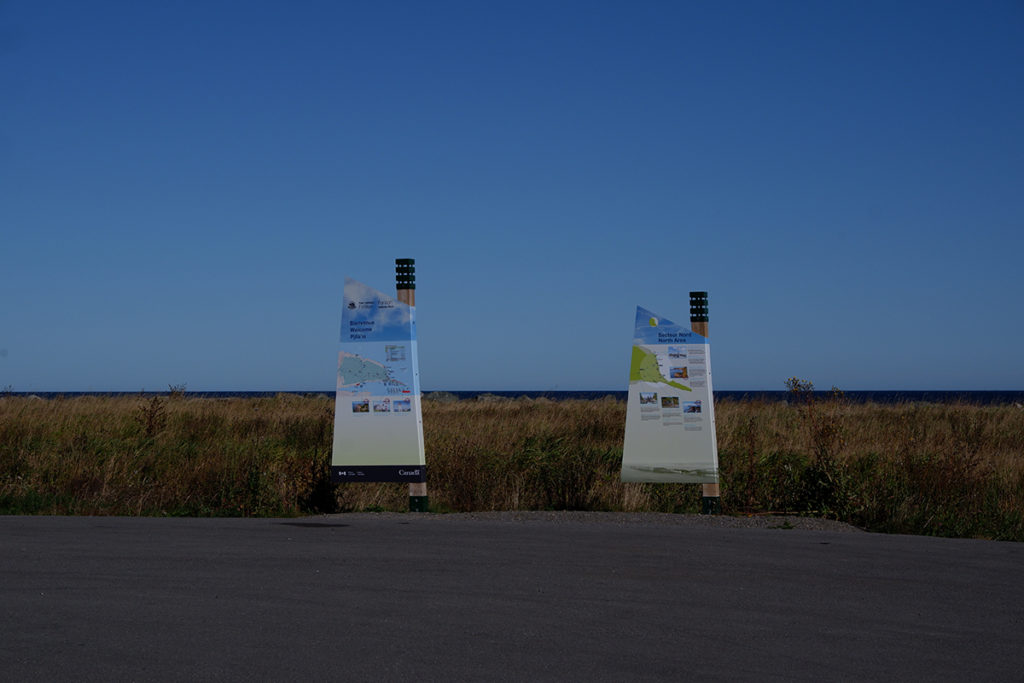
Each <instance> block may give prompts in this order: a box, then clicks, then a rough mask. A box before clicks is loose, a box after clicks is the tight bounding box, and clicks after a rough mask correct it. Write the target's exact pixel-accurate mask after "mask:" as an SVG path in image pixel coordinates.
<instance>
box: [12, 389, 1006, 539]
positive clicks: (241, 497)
mask: <svg viewBox="0 0 1024 683" xmlns="http://www.w3.org/2000/svg"><path fill="white" fill-rule="evenodd" d="M808 386H809V385H808ZM791 388H793V389H794V392H793V400H791V401H790V402H789V403H788V404H787V403H759V402H747V401H729V400H726V401H719V402H718V403H716V417H717V422H718V443H719V461H720V471H721V484H722V487H721V488H722V508H723V510H724V511H725V512H726V513H727V514H728V513H731V514H763V513H777V512H778V513H781V512H786V513H798V514H814V515H822V516H827V517H831V518H835V519H840V520H845V521H849V522H852V523H855V524H858V525H861V526H864V527H866V528H869V529H873V530H878V531H886V532H900V533H919V534H937V535H945V536H966V537H981V538H996V539H1012V540H1024V410H1022V409H1019V408H1017V407H1015V406H976V405H968V404H911V403H907V404H898V405H878V404H870V403H869V404H850V403H848V402H846V401H845V400H844V399H843V397H842V395H841V393H839V392H837V393H835V394H833V395H831V396H830V397H829V398H828V399H827V400H821V399H816V398H815V394H813V393H812V392H810V391H801V387H800V386H799V385H798V386H796V387H791ZM803 388H805V389H806V387H803ZM428 396H429V395H428ZM333 410H334V402H333V400H332V399H331V398H327V397H323V396H308V397H303V396H296V395H284V394H282V395H278V396H277V397H274V398H253V399H241V398H239V399H212V398H190V397H188V396H187V395H186V394H185V393H184V391H178V392H172V394H171V396H170V397H160V396H147V397H143V396H139V397H116V398H107V397H78V398H73V399H54V400H48V401H47V400H39V399H33V398H25V397H17V396H5V397H2V398H0V513H7V514H12V513H14V514H22V513H42V514H89V515H92V514H117V515H203V516H208V515H233V516H250V515H258V516H288V515H299V514H307V513H315V512H335V511H351V510H396V511H400V510H405V509H407V508H408V487H406V486H404V485H399V484H344V485H333V484H331V483H330V481H329V478H328V465H329V461H330V450H331V443H332V430H333ZM624 421H625V404H624V403H623V402H621V401H617V400H614V399H611V398H609V399H602V400H596V401H560V402H552V401H547V400H544V399H534V400H530V399H518V400H500V401H498V400H491V401H486V400H477V401H471V400H463V401H447V402H446V401H435V400H429V398H428V400H425V401H424V410H423V423H424V436H425V440H426V450H427V472H428V487H429V494H430V501H431V506H432V508H433V509H434V510H436V511H441V512H443V511H474V510H530V509H584V510H619V511H661V512H697V511H699V509H700V487H699V486H697V485H686V484H623V483H621V482H620V481H619V468H620V464H621V457H622V438H623V426H624Z"/></svg>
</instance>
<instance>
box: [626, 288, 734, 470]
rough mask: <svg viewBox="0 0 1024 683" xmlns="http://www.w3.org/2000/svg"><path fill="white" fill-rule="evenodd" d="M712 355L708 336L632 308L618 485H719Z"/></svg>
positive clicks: (644, 310)
mask: <svg viewBox="0 0 1024 683" xmlns="http://www.w3.org/2000/svg"><path fill="white" fill-rule="evenodd" d="M709 357H710V345H709V344H708V341H707V339H705V338H704V337H702V336H700V335H699V334H697V333H695V332H693V330H691V329H689V328H687V327H684V326H682V325H677V324H676V323H673V322H672V321H671V320H667V319H665V318H662V317H660V316H658V315H655V314H654V313H652V312H651V311H648V310H647V309H645V308H642V307H639V306H638V307H637V309H636V323H635V326H634V334H633V351H632V356H631V359H630V364H629V395H628V400H627V403H626V436H625V443H624V444H623V454H622V481H626V482H682V483H715V482H717V481H718V447H717V443H716V438H715V416H714V403H713V402H712V400H711V399H712V390H711V370H710V362H709Z"/></svg>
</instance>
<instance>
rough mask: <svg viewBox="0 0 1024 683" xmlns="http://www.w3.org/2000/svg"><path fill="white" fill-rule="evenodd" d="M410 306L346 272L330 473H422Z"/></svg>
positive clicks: (410, 476) (336, 477)
mask: <svg viewBox="0 0 1024 683" xmlns="http://www.w3.org/2000/svg"><path fill="white" fill-rule="evenodd" d="M415 313H416V309H415V307H413V306H409V305H408V304H405V303H403V302H401V301H398V300H397V299H395V298H394V297H391V296H388V295H386V294H383V293H381V292H378V291H377V290H375V289H373V288H371V287H367V286H366V285H364V284H362V283H361V282H357V281H356V280H353V279H351V278H345V298H344V304H343V307H342V313H341V350H340V352H339V353H338V379H337V390H336V401H335V408H334V450H333V454H332V457H331V480H332V481H408V482H420V481H426V461H425V459H424V451H423V418H422V413H421V409H420V380H419V367H418V365H417V362H416V316H415Z"/></svg>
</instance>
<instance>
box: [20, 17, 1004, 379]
mask: <svg viewBox="0 0 1024 683" xmlns="http://www.w3.org/2000/svg"><path fill="white" fill-rule="evenodd" d="M1022 83H1024V4H1021V3H1020V2H1016V1H1013V0H1004V1H990V2H971V3H967V2H870V1H868V2H862V1H857V2H853V1H849V2H758V1H751V2H741V1H734V2H713V3H712V2H706V3H689V2H624V1H623V2H597V1H592V2H572V1H566V2H531V1H524V0H516V1H514V2H468V1H467V2H449V1H447V0H436V1H434V2H429V3H428V2H388V1H383V2H359V3H356V2H319V1H317V2H293V3H284V2H259V1H255V2H253V1H247V2H240V1H237V2H226V1H223V0H204V1H203V2H198V1H197V2H175V3H158V2H134V1H131V2H129V1H127V0H126V1H122V2H113V1H108V0H94V1H93V2H77V1H75V2H71V1H65V0H52V1H46V0H39V1H34V0H33V1H28V0H6V1H2V2H0V264H2V268H0V292H2V299H0V301H2V303H0V387H6V386H11V387H13V389H14V390H16V391H60V390H66V391H74V390H79V391H86V390H94V391H104V390H115V391H136V390H139V389H142V388H146V389H149V390H158V389H166V387H167V385H169V384H187V386H188V388H189V389H190V390H278V389H281V390H329V389H330V388H331V387H332V386H333V381H334V373H335V370H336V368H335V367H334V366H335V364H336V362H337V346H338V327H339V321H340V317H341V300H342V293H343V288H344V278H345V276H346V275H347V276H351V277H353V278H355V279H357V280H360V281H361V282H364V283H366V284H368V285H371V286H373V287H376V288H378V289H382V290H384V291H390V290H391V289H392V288H393V283H394V259H395V258H399V257H410V258H415V259H416V261H417V264H416V265H417V282H418V289H417V331H418V335H419V357H420V368H421V382H422V386H423V388H424V389H426V390H437V389H453V390H454V389H482V390H486V389H491V390H499V389H511V390H514V389H543V390H554V389H560V390H571V389H618V390H624V389H625V388H626V386H627V384H628V372H629V357H630V343H631V339H632V334H633V321H634V313H635V307H636V306H637V305H641V306H644V307H645V308H648V309H650V310H652V311H655V312H656V313H658V314H659V315H661V316H664V317H666V318H669V319H671V320H674V321H676V322H686V321H687V319H688V292H689V291H690V290H707V291H709V292H710V324H709V328H710V339H711V342H712V357H713V361H714V372H715V375H714V377H715V386H716V388H718V389H733V390H738V389H782V388H784V387H783V381H784V380H785V378H787V377H790V376H794V375H795V376H798V377H802V378H805V379H809V380H812V381H813V382H814V383H815V385H817V386H819V387H823V388H827V387H829V386H831V385H837V386H839V387H841V388H844V389H850V390H854V389H1022V388H1024V362H1022V361H1021V359H1020V348H1021V341H1020V340H1021V338H1022V336H1024V317H1022V315H1021V311H1022V310H1024V306H1022V304H1021V300H1022V294H1024V285H1022V283H1024V277H1022V276H1021V274H1020V263H1019V262H1020V260H1021V254H1022V253H1024V237H1022V227H1024V225H1022V224H1024V106H1022V105H1024V87H1022Z"/></svg>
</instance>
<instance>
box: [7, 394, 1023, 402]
mask: <svg viewBox="0 0 1024 683" xmlns="http://www.w3.org/2000/svg"><path fill="white" fill-rule="evenodd" d="M279 393H287V394H298V395H300V396H334V392H333V391H283V392H278V391H189V392H186V396H189V397H193V398H194V397H204V398H265V397H269V396H276V395H277V394H279ZM432 393H438V394H441V393H445V394H452V395H454V396H455V397H457V398H458V399H460V400H474V399H476V398H477V397H479V396H484V395H490V396H501V397H503V398H519V397H526V398H547V399H550V400H553V401H564V400H595V399H599V398H604V397H611V398H614V399H617V400H620V401H625V400H626V392H625V391H447V392H433V391H424V392H423V395H424V397H427V398H429V397H430V394H432ZM167 394H168V392H166V391H152V392H150V391H147V392H118V391H63V392H58V391H38V392H34V393H33V392H14V393H13V394H12V395H13V396H38V397H40V398H45V399H54V398H60V397H66V398H71V397H73V396H145V397H149V396H166V395H167ZM814 395H815V396H816V397H817V398H820V399H825V398H828V397H829V396H831V392H829V391H816V392H814ZM845 397H846V399H847V400H849V401H851V402H853V403H886V404H892V403H918V402H925V403H969V404H972V405H1005V404H1015V403H1018V404H1022V405H1024V391H847V392H845ZM715 399H716V400H718V401H762V402H769V403H770V402H777V401H788V400H790V393H789V392H788V391H716V392H715Z"/></svg>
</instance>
